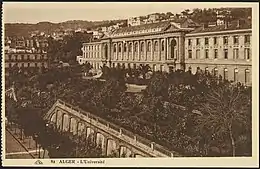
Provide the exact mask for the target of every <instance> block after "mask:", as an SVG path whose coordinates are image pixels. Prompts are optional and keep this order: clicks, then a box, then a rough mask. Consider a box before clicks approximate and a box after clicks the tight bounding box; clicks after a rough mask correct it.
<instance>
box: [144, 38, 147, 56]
mask: <svg viewBox="0 0 260 169" xmlns="http://www.w3.org/2000/svg"><path fill="white" fill-rule="evenodd" d="M144 60H145V61H146V60H147V40H144Z"/></svg>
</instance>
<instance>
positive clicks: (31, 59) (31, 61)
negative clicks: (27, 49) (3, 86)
mask: <svg viewBox="0 0 260 169" xmlns="http://www.w3.org/2000/svg"><path fill="white" fill-rule="evenodd" d="M4 58H5V75H6V76H8V75H9V71H10V69H11V68H12V67H14V66H17V67H18V68H20V69H22V70H24V72H27V71H28V70H30V69H37V68H41V67H44V68H48V57H47V53H5V55H4Z"/></svg>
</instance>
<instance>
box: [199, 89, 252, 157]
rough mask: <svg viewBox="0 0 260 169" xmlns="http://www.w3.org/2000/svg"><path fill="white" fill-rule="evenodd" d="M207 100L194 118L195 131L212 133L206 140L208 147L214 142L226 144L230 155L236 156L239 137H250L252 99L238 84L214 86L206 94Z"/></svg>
mask: <svg viewBox="0 0 260 169" xmlns="http://www.w3.org/2000/svg"><path fill="white" fill-rule="evenodd" d="M206 99H207V101H208V102H207V103H204V104H202V105H201V112H202V114H203V115H201V116H198V117H197V124H198V130H200V131H201V132H202V133H203V132H204V133H203V135H204V134H206V133H207V135H209V136H211V138H208V140H206V142H207V144H208V146H210V145H213V143H215V144H216V145H218V146H219V145H228V144H229V145H230V147H231V150H232V151H229V152H230V155H232V156H236V155H237V154H236V148H237V147H238V146H239V145H237V144H236V142H237V139H238V138H239V136H241V135H246V136H245V137H247V139H250V137H251V136H250V134H251V101H250V100H251V99H250V98H249V96H248V95H245V94H243V89H242V88H239V87H237V86H222V87H219V88H218V89H214V90H212V91H210V92H209V93H208V94H207V95H206ZM249 133H250V134H249ZM227 139H229V140H230V143H228V141H227ZM216 142H218V144H217V143H216ZM226 148H227V146H226ZM247 151H249V150H247Z"/></svg>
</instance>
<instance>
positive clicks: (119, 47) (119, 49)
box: [118, 44, 121, 52]
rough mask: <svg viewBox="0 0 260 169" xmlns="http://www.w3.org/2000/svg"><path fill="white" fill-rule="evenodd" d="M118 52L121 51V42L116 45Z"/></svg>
mask: <svg viewBox="0 0 260 169" xmlns="http://www.w3.org/2000/svg"><path fill="white" fill-rule="evenodd" d="M118 52H121V44H119V46H118Z"/></svg>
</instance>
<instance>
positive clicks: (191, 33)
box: [78, 21, 252, 84]
mask: <svg viewBox="0 0 260 169" xmlns="http://www.w3.org/2000/svg"><path fill="white" fill-rule="evenodd" d="M239 23H240V22H238V23H237V22H236V25H235V26H234V24H233V25H229V27H226V26H225V25H220V26H216V27H205V26H204V27H199V28H196V29H194V28H189V27H180V26H176V24H175V23H171V22H169V21H166V22H158V23H152V24H145V25H139V26H132V27H126V28H121V29H117V30H116V31H114V32H113V33H112V34H111V35H110V36H109V37H103V38H102V39H100V40H99V41H97V42H91V43H84V44H83V47H82V50H83V56H82V57H81V58H78V61H79V63H80V64H83V63H85V62H89V63H91V64H92V66H93V68H94V69H100V66H102V65H104V64H105V65H107V66H109V67H116V66H121V67H125V68H129V67H131V68H135V67H138V66H139V65H141V64H148V65H149V66H150V67H151V68H152V70H153V71H167V72H169V71H174V70H176V69H183V70H187V69H191V70H192V72H193V73H195V72H196V71H197V69H203V70H206V71H211V72H213V73H214V74H216V75H221V76H222V77H223V78H225V79H229V80H232V81H240V82H242V83H246V84H250V83H251V65H252V63H251V48H252V47H251V41H252V40H251V36H252V30H251V25H248V24H245V23H244V24H243V26H240V25H238V24H239Z"/></svg>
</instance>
